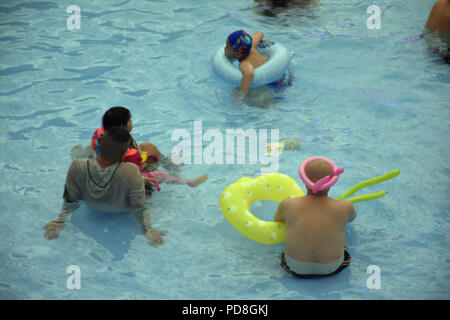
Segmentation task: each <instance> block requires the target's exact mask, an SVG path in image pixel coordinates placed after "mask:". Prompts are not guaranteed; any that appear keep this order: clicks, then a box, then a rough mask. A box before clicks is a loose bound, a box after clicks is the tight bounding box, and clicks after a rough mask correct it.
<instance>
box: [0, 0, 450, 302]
mask: <svg viewBox="0 0 450 320" xmlns="http://www.w3.org/2000/svg"><path fill="white" fill-rule="evenodd" d="M372 3H374V4H378V5H379V6H380V8H381V27H382V28H381V29H379V30H369V29H367V27H366V19H367V18H368V17H369V14H367V13H366V9H367V7H368V6H369V5H371V4H372ZM433 3H434V1H432V0H426V1H418V0H417V1H394V0H389V1H378V2H375V1H362V0H349V1H332V0H325V1H320V6H319V7H318V8H317V9H315V10H311V11H308V10H303V11H294V12H290V13H284V14H281V15H279V16H278V17H277V18H268V17H263V16H261V15H258V14H257V12H256V11H255V10H254V9H253V8H252V1H241V0H239V1H238V0H232V1H206V0H202V1H193V0H190V1H189V0H183V1H175V0H169V1H143V0H134V1H133V0H125V1H85V0H83V1H77V3H76V4H77V5H78V6H79V7H80V9H81V29H79V30H68V29H67V27H66V20H67V18H68V17H69V14H68V13H66V8H67V7H68V6H69V5H72V4H75V3H73V2H71V1H66V0H63V1H4V2H2V3H1V4H0V18H1V19H0V21H1V22H0V43H1V45H0V48H1V49H0V106H1V110H2V112H1V114H0V121H1V127H0V128H1V129H0V145H1V149H2V150H3V152H1V153H0V173H1V176H2V177H3V181H2V183H1V185H0V188H1V189H0V190H1V193H0V199H1V209H0V212H1V220H0V298H2V299H449V298H450V271H449V270H450V255H449V249H448V248H449V247H450V235H449V230H450V229H449V213H450V207H449V203H450V192H449V191H450V188H449V176H450V163H449V144H448V139H449V107H450V103H449V101H450V94H449V92H450V69H449V67H448V65H445V64H443V63H442V62H441V61H440V60H439V59H438V58H436V57H434V56H432V55H430V54H428V53H427V51H426V44H425V42H424V41H423V40H421V39H420V38H419V37H418V35H420V33H421V32H422V29H423V25H424V24H425V21H426V19H427V16H428V12H429V11H430V9H431V7H432V5H433ZM240 28H245V29H246V30H247V31H249V32H255V31H258V30H262V31H264V33H265V38H266V39H272V40H276V41H278V42H280V43H282V44H283V45H284V46H285V47H287V48H288V49H289V51H290V52H291V53H292V62H291V71H292V72H293V74H294V76H295V78H294V82H293V86H292V87H290V88H288V89H287V90H286V91H285V92H284V93H283V94H282V96H281V97H279V99H277V104H276V105H275V106H273V107H271V108H268V109H261V108H258V107H255V106H254V105H251V104H249V103H244V104H236V103H235V101H234V99H233V97H232V96H230V93H231V87H230V85H228V84H227V83H226V82H225V81H223V80H221V79H220V78H218V77H217V76H216V75H215V74H214V73H213V71H212V69H211V67H210V63H209V61H210V60H209V59H210V58H211V56H212V55H213V54H214V53H215V52H216V50H217V49H218V48H220V47H221V46H223V45H224V41H225V38H226V36H227V35H228V34H229V33H230V32H232V31H234V30H236V29H240ZM114 105H123V106H125V107H127V108H129V109H130V110H131V112H132V115H133V121H134V130H133V132H132V133H133V135H134V137H135V139H136V140H137V141H139V142H144V141H152V142H153V143H155V144H156V145H158V147H159V148H160V149H161V150H162V151H163V152H164V153H170V151H171V149H172V148H173V147H174V146H175V144H176V142H174V141H171V133H172V132H173V131H174V130H176V129H186V130H188V131H189V132H191V134H193V130H194V121H202V126H203V130H207V129H217V130H219V132H221V133H223V134H225V131H226V129H235V128H236V129H237V128H242V129H244V130H247V129H250V128H255V129H279V133H280V138H287V137H301V138H302V143H301V148H300V150H292V151H288V150H286V151H284V152H283V153H282V154H281V156H280V164H279V172H282V173H284V174H287V175H289V176H291V177H293V178H294V179H297V181H299V179H298V175H297V168H298V165H299V164H300V162H301V161H303V160H304V159H305V158H307V157H310V156H314V155H322V156H326V157H329V158H331V159H333V160H334V161H335V162H336V163H337V164H338V166H341V167H344V168H345V173H344V174H343V175H342V177H341V179H340V181H339V182H338V184H336V186H335V187H333V189H332V192H331V195H332V196H338V195H339V194H341V193H343V192H344V191H346V190H347V189H348V188H350V187H351V186H353V185H354V184H356V183H357V182H360V181H362V180H365V179H368V178H372V177H374V176H378V175H380V174H383V173H385V172H387V171H389V170H391V169H399V170H400V171H401V174H400V176H399V177H397V178H396V179H394V180H391V181H388V182H386V183H383V184H380V185H376V186H373V187H369V188H367V189H365V190H364V192H362V193H366V192H368V191H378V190H385V191H386V192H387V195H386V196H385V197H384V198H382V199H378V200H374V201H369V202H362V203H358V204H356V205H355V207H356V210H357V212H358V217H357V218H356V220H355V221H354V222H353V223H352V224H351V225H349V226H348V228H347V241H348V243H349V245H350V253H351V254H352V263H351V266H350V268H348V269H347V270H345V271H344V272H342V273H340V274H339V275H337V276H334V277H331V278H327V279H320V280H299V279H295V278H292V277H290V276H289V275H287V274H286V273H285V271H284V270H283V269H282V268H281V267H280V265H279V255H280V253H281V251H282V249H283V244H278V245H272V246H265V245H260V244H258V243H255V242H252V241H250V240H248V239H247V238H245V237H244V236H242V235H241V234H240V233H238V232H237V231H236V230H235V229H234V228H233V227H232V226H231V225H230V224H229V223H228V222H227V221H226V220H225V218H224V216H223V215H222V213H221V211H220V207H219V196H220V194H221V192H222V190H223V189H224V188H225V187H226V186H228V185H229V184H231V183H233V182H234V181H235V180H237V179H238V178H240V177H243V176H254V175H255V174H257V173H258V172H259V170H260V167H261V166H260V165H259V164H256V165H250V164H248V163H247V164H243V165H237V164H235V165H232V164H228V165H218V164H213V165H208V164H205V163H202V164H189V165H185V166H184V168H183V169H182V171H181V174H180V175H181V176H182V177H194V176H199V175H201V174H204V173H208V174H209V180H208V181H207V182H206V183H205V184H203V185H201V186H199V187H198V188H196V189H192V188H189V187H186V186H177V185H163V188H162V191H161V192H159V193H157V194H154V196H153V197H152V198H151V199H150V200H149V204H150V208H151V212H152V221H153V226H154V227H155V228H156V229H160V230H166V231H168V234H167V236H165V244H164V245H163V246H162V247H159V248H156V249H155V248H153V247H151V246H150V245H149V244H148V241H147V239H146V238H145V237H144V236H143V235H142V234H141V230H140V228H139V225H138V223H137V222H136V221H135V219H134V217H133V216H132V215H131V214H129V213H123V214H105V213H100V212H96V211H94V210H92V209H90V208H88V207H86V206H84V205H83V206H82V207H81V208H80V209H79V210H78V211H76V212H74V213H73V215H72V218H71V220H70V222H68V223H67V225H66V227H65V228H64V229H63V230H62V232H61V234H60V237H59V238H58V239H56V240H52V241H49V240H47V239H45V238H44V237H43V234H44V230H43V226H44V225H45V224H46V223H47V222H48V221H49V220H52V219H55V218H56V217H57V215H58V213H59V210H60V207H61V203H62V192H63V186H64V181H65V175H66V172H67V169H68V167H69V165H70V163H71V156H70V150H71V148H72V147H73V146H74V145H77V144H82V145H86V144H88V143H89V140H90V138H91V136H92V133H93V131H94V130H95V129H96V128H98V127H99V124H100V120H101V116H102V115H103V113H104V111H106V110H107V109H108V108H109V107H111V106H114ZM206 145H208V143H207V142H204V146H206ZM224 150H225V149H224ZM225 152H226V150H225V151H224V153H225ZM275 208H276V205H274V204H272V203H267V202H260V203H256V204H254V205H253V206H252V210H253V212H254V214H255V215H257V216H259V217H262V218H265V219H271V217H272V215H273V212H274V210H275ZM70 265H77V266H79V268H80V271H81V289H79V290H76V289H74V290H70V289H68V288H67V287H66V280H67V278H68V277H69V274H67V273H66V269H67V267H68V266H70ZM371 265H377V266H379V268H380V270H381V287H380V289H369V288H368V287H367V279H368V278H369V276H370V274H369V273H367V267H369V266H371Z"/></svg>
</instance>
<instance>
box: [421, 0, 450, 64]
mask: <svg viewBox="0 0 450 320" xmlns="http://www.w3.org/2000/svg"><path fill="white" fill-rule="evenodd" d="M423 37H424V38H425V40H426V42H427V44H428V46H429V47H430V49H431V50H432V51H434V52H437V53H438V54H439V55H440V56H441V57H442V58H443V59H444V60H445V61H446V62H447V63H450V53H449V51H450V0H439V1H437V2H436V3H435V4H434V6H433V8H432V9H431V12H430V15H429V16H428V20H427V23H426V25H425V29H424V32H423Z"/></svg>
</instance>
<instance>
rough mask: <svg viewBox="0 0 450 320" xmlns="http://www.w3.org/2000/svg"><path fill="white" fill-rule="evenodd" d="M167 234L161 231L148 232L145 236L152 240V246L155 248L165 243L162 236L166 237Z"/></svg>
mask: <svg viewBox="0 0 450 320" xmlns="http://www.w3.org/2000/svg"><path fill="white" fill-rule="evenodd" d="M166 233H167V232H166V231H159V230H153V229H152V230H148V231H147V232H146V233H145V236H146V237H147V239H149V240H150V244H151V245H152V246H154V247H155V248H156V247H157V246H159V245H162V244H163V243H164V239H163V238H162V237H161V236H164V235H165V234H166Z"/></svg>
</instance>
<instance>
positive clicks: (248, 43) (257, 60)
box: [224, 30, 292, 102]
mask: <svg viewBox="0 0 450 320" xmlns="http://www.w3.org/2000/svg"><path fill="white" fill-rule="evenodd" d="M263 38H264V33H263V32H262V31H258V32H256V33H255V34H253V35H252V36H250V35H249V34H248V33H247V32H246V31H245V30H237V31H234V32H233V33H231V34H230V35H229V36H228V38H227V40H226V46H225V48H224V50H225V55H226V56H227V58H228V59H237V60H238V61H239V70H240V71H241V72H242V82H241V87H240V90H239V93H238V95H237V98H236V100H237V102H240V101H241V100H242V99H244V98H245V96H246V95H247V92H248V90H249V88H250V85H251V84H252V81H253V76H254V72H255V69H256V68H258V67H260V66H262V65H263V64H264V63H266V62H267V58H266V57H265V56H263V55H262V54H261V53H259V52H258V50H256V47H257V46H258V45H259V44H260V42H261V41H262V40H263ZM291 82H292V79H291V77H290V76H289V77H286V75H283V76H282V77H281V79H279V80H277V81H274V82H273V83H270V84H268V87H272V88H273V89H274V90H275V92H279V91H280V87H281V86H283V87H284V86H290V85H291ZM252 100H254V99H252Z"/></svg>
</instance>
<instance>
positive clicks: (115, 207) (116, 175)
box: [64, 159, 148, 213]
mask: <svg viewBox="0 0 450 320" xmlns="http://www.w3.org/2000/svg"><path fill="white" fill-rule="evenodd" d="M65 197H66V200H68V201H72V202H75V203H72V204H70V203H68V201H64V206H65V207H66V208H67V209H70V210H74V209H76V207H78V205H79V204H78V201H84V202H85V203H86V204H88V205H89V206H90V207H92V208H94V209H97V210H101V211H108V212H120V211H128V210H131V211H133V212H135V213H139V212H140V213H144V212H145V211H148V206H147V204H146V197H145V187H144V179H143V178H142V176H141V173H140V171H139V168H138V167H137V166H136V165H135V164H133V163H129V162H121V163H116V164H113V165H111V166H109V167H107V168H104V169H103V168H102V167H100V165H99V164H98V162H97V160H96V159H76V160H74V161H73V162H72V165H71V166H70V168H69V171H68V173H67V178H66V186H65Z"/></svg>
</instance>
